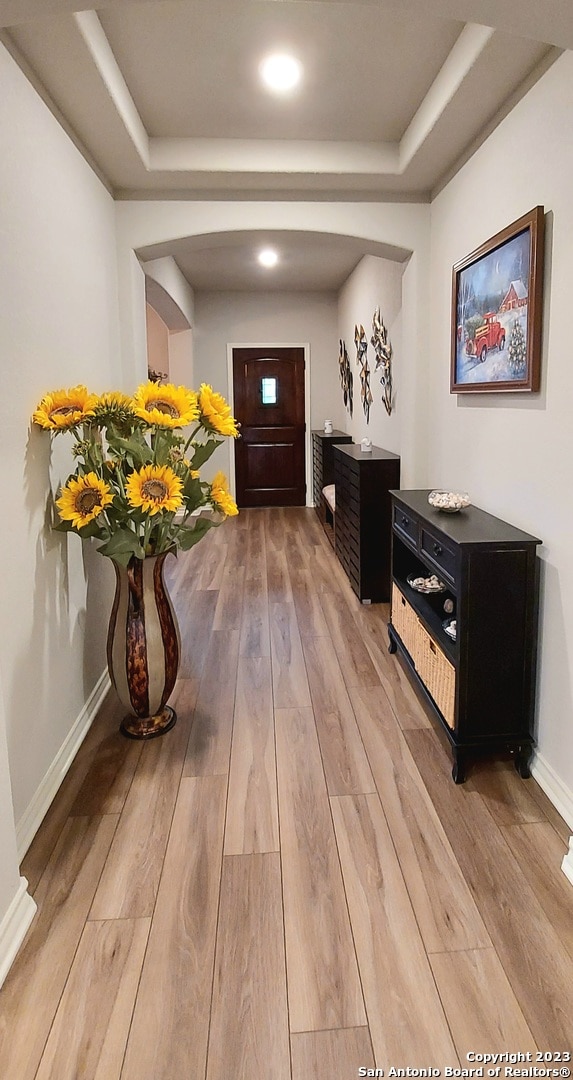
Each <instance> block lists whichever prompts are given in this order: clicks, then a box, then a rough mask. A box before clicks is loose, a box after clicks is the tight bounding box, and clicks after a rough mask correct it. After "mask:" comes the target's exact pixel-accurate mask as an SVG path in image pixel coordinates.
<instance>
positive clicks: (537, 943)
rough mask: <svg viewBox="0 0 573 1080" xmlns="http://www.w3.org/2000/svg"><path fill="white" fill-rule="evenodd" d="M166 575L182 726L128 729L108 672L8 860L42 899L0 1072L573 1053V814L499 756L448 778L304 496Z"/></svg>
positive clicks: (266, 1066) (438, 739) (345, 1078)
mask: <svg viewBox="0 0 573 1080" xmlns="http://www.w3.org/2000/svg"><path fill="white" fill-rule="evenodd" d="M169 582H170V587H171V595H172V597H173V601H174V605H175V607H176V610H177V614H178V617H179V622H180V627H181V636H182V661H181V668H180V679H179V681H178V684H177V688H176V691H175V694H174V697H173V704H174V705H175V708H176V710H177V714H178V723H177V725H176V726H175V728H174V729H173V730H172V731H171V732H170V733H168V734H167V735H166V736H164V737H163V738H160V739H157V740H155V741H151V742H149V743H144V744H142V743H139V742H131V741H128V740H125V739H124V738H122V737H121V736H120V735H119V734H118V725H119V720H120V719H121V707H120V706H119V705H117V704H116V702H115V699H114V695H113V694H112V693H110V695H108V699H107V700H106V703H105V705H104V707H103V709H102V710H101V713H100V715H99V716H98V718H97V720H96V722H95V723H94V725H93V727H92V728H91V730H90V732H89V734H88V736H87V738H86V740H85V742H84V744H83V745H82V747H81V750H80V752H79V754H78V756H77V758H76V760H75V762H74V764H73V766H72V768H71V770H70V772H69V773H68V775H67V776H66V778H65V780H64V782H63V784H62V787H61V789H60V791H59V793H58V796H57V798H56V800H55V802H54V804H53V805H52V807H51V809H50V811H49V813H48V815H47V817H46V819H45V821H44V823H43V825H42V827H41V829H40V831H39V833H38V835H37V836H36V838H35V840H34V843H33V844H32V847H31V848H30V850H29V852H28V854H27V856H26V858H25V860H24V864H23V867H22V873H23V874H24V875H25V876H26V877H27V878H28V880H29V883H30V891H31V892H32V893H33V895H34V898H35V899H36V902H37V904H38V914H37V916H36V919H35V920H34V923H33V924H32V927H31V929H30V931H29V933H28V936H27V938H26V941H25V944H24V946H23V947H22V950H21V952H20V955H19V957H18V959H17V961H16V963H15V964H14V967H13V968H12V971H11V972H10V974H9V976H8V979H7V980H6V983H5V985H4V987H3V989H2V991H1V992H0V1076H1V1077H6V1078H7V1080H33V1078H37V1080H72V1078H78V1080H91V1078H97V1080H119V1078H121V1080H231V1078H232V1080H303V1078H305V1080H354V1078H355V1077H357V1076H359V1075H366V1070H367V1069H371V1070H372V1069H374V1068H375V1067H377V1068H378V1069H383V1070H384V1075H385V1076H388V1070H389V1069H391V1068H392V1067H395V1068H398V1067H408V1066H409V1067H410V1068H418V1069H420V1068H426V1069H428V1068H430V1067H434V1068H437V1069H440V1070H441V1072H442V1075H443V1074H444V1068H445V1066H452V1067H462V1068H468V1067H470V1066H472V1064H474V1065H476V1064H479V1061H478V1062H473V1063H472V1061H471V1060H468V1058H467V1055H468V1053H471V1052H474V1053H477V1054H483V1053H494V1054H500V1053H513V1054H517V1053H521V1054H522V1055H524V1058H525V1061H526V1064H525V1067H526V1068H527V1067H531V1065H535V1064H536V1052H537V1050H540V1051H551V1052H553V1053H554V1054H556V1053H559V1052H560V1053H561V1054H563V1053H567V1052H571V1051H573V919H572V918H571V911H572V907H573V892H572V890H571V885H570V884H569V883H568V882H567V880H566V878H565V876H564V875H563V874H562V873H561V871H560V869H559V867H560V862H561V859H562V857H563V855H564V853H565V850H566V847H567V842H568V838H569V830H568V828H567V826H566V825H565V823H564V822H563V821H562V819H561V818H559V816H558V815H557V813H556V811H555V810H554V809H553V807H552V806H551V804H550V803H549V802H548V800H547V799H546V797H545V796H544V794H543V792H542V791H541V789H540V788H539V787H538V785H537V784H536V783H535V781H534V780H528V781H523V780H521V779H520V778H519V777H518V775H517V773H516V772H515V770H514V768H513V765H512V763H511V762H510V761H500V760H497V761H484V762H482V763H479V764H476V765H474V766H473V767H472V769H471V771H470V772H469V777H468V781H467V782H466V784H464V785H461V786H458V787H456V786H455V785H454V784H453V783H452V780H451V775H450V774H451V759H450V754H449V751H448V749H447V747H446V745H445V740H444V738H443V736H442V735H441V734H440V733H439V732H437V731H436V730H435V727H434V726H433V723H432V722H431V721H430V719H429V717H428V713H427V711H426V709H425V707H424V706H423V705H422V704H421V703H420V701H419V700H418V698H417V696H416V694H415V692H414V691H413V689H412V687H411V684H410V682H409V680H408V677H407V676H406V674H405V672H404V671H403V669H402V667H401V666H400V663H399V661H398V660H397V659H396V657H394V656H390V655H389V654H388V651H387V633H386V622H387V617H388V611H387V607H386V605H373V606H372V607H363V606H361V605H360V604H359V603H358V601H357V600H356V598H355V596H354V594H353V593H352V592H351V590H350V586H349V584H348V582H347V580H346V578H345V576H344V574H343V572H342V570H341V568H340V566H339V565H338V563H337V561H336V559H335V557H334V555H333V553H332V550H331V549H330V547H329V545H328V542H327V540H326V538H325V536H324V534H323V532H322V530H321V528H320V525H319V523H318V520H317V518H316V515H315V513H314V511H313V510H310V509H303V508H288V509H273V510H266V509H262V510H248V511H242V512H241V514H240V515H239V517H238V518H236V519H230V520H228V521H227V522H225V524H224V525H223V526H222V527H221V528H220V529H216V530H213V532H212V533H210V534H209V535H208V537H207V538H206V539H205V540H203V541H202V542H201V543H200V544H198V545H197V547H196V548H194V549H193V550H192V551H191V552H189V553H188V554H187V555H185V556H181V557H179V559H178V560H177V561H175V560H171V565H170V568H169ZM528 1054H530V1055H531V1057H530V1058H528V1057H527V1055H528ZM540 1064H541V1066H542V1067H543V1063H540ZM361 1067H362V1069H363V1070H364V1071H363V1072H362V1073H360V1072H359V1069H360V1068H361ZM522 1067H523V1066H522ZM545 1067H549V1068H551V1067H552V1066H551V1065H547V1063H546V1064H545ZM556 1067H557V1068H559V1067H560V1063H557V1064H556ZM380 1075H381V1074H380ZM501 1075H502V1076H503V1075H504V1065H502V1069H501Z"/></svg>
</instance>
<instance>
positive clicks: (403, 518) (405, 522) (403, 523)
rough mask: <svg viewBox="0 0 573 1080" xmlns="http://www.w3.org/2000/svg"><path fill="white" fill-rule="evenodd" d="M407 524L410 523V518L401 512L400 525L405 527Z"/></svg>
mask: <svg viewBox="0 0 573 1080" xmlns="http://www.w3.org/2000/svg"><path fill="white" fill-rule="evenodd" d="M409 524H410V518H407V517H406V516H405V515H404V514H403V515H402V525H403V526H404V528H406V526H407V525H409Z"/></svg>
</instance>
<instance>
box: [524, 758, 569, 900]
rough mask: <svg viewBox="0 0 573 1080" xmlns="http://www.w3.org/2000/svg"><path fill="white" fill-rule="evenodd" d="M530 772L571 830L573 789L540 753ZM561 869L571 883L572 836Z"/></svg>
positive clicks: (534, 760)
mask: <svg viewBox="0 0 573 1080" xmlns="http://www.w3.org/2000/svg"><path fill="white" fill-rule="evenodd" d="M531 772H532V775H533V777H534V779H535V780H537V783H538V784H539V787H540V788H543V790H544V792H545V794H546V795H547V798H548V799H549V800H550V801H551V802H552V803H553V805H554V807H555V809H556V810H557V811H558V813H560V814H561V817H562V818H563V820H564V821H565V822H566V823H567V825H568V826H569V828H570V829H571V830H573V791H571V790H570V789H569V788H568V787H567V786H566V785H565V784H564V783H563V781H562V780H561V779H560V777H558V776H557V774H556V773H555V771H554V770H553V769H552V768H551V765H548V763H547V762H546V761H545V759H544V758H542V757H541V756H540V754H535V757H534V759H533V762H532V765H531ZM561 869H562V871H563V873H564V874H565V877H566V878H568V879H569V881H570V882H571V884H572V885H573V836H572V837H571V839H570V840H569V851H568V853H567V854H566V855H565V858H564V859H563V862H562V863H561Z"/></svg>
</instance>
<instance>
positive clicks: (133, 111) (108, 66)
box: [73, 11, 149, 169]
mask: <svg viewBox="0 0 573 1080" xmlns="http://www.w3.org/2000/svg"><path fill="white" fill-rule="evenodd" d="M73 18H74V21H75V23H76V25H77V27H78V30H79V32H80V34H81V36H82V38H83V40H84V42H85V44H86V46H87V48H88V50H89V53H90V56H91V58H92V60H93V62H94V64H95V67H96V69H97V71H98V72H99V75H100V77H101V79H102V82H103V83H104V85H105V86H106V88H107V90H108V93H109V96H110V98H111V100H112V101H113V103H114V105H115V107H116V109H117V112H118V115H119V116H120V118H121V120H122V123H123V125H124V127H125V130H126V132H127V134H128V135H129V138H130V139H131V141H132V143H133V145H134V147H135V149H136V150H137V153H138V154H139V157H140V159H141V162H142V164H143V165H144V166H145V168H146V169H149V136H148V134H147V132H146V130H145V127H144V126H143V121H142V119H141V117H140V115H139V113H138V111H137V108H136V105H135V102H134V100H133V98H132V96H131V94H130V92H129V89H128V86H127V83H126V81H125V79H124V77H123V74H122V72H121V71H120V68H119V65H118V63H117V60H116V59H115V56H114V55H113V52H112V49H111V45H110V43H109V41H108V40H107V37H106V35H105V33H104V29H103V26H102V25H101V23H100V21H99V19H98V16H97V13H96V12H95V11H77V12H74V14H73Z"/></svg>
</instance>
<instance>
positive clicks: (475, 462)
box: [423, 53, 573, 826]
mask: <svg viewBox="0 0 573 1080" xmlns="http://www.w3.org/2000/svg"><path fill="white" fill-rule="evenodd" d="M572 115H573V54H572V53H565V54H564V55H563V56H562V57H561V58H560V59H559V60H558V61H557V63H556V64H555V65H554V66H553V67H552V68H551V69H550V70H549V71H548V72H547V74H546V75H545V76H544V77H543V79H541V80H540V82H539V83H537V85H536V86H535V87H533V89H532V90H530V91H529V93H528V94H527V96H526V97H525V98H524V99H523V100H522V101H521V102H520V103H519V104H518V105H517V106H516V108H515V109H514V111H513V112H512V113H511V114H510V115H509V116H508V117H507V118H506V119H505V120H504V121H503V123H502V124H500V126H499V127H498V128H497V130H496V131H494V133H493V134H492V135H491V136H490V138H489V139H488V140H487V142H486V143H485V144H484V145H483V146H482V147H481V148H480V149H479V150H478V151H477V153H476V154H475V155H474V156H473V158H471V160H470V161H469V162H468V163H467V164H466V165H465V167H464V168H463V169H462V170H461V172H460V173H459V174H458V175H457V176H456V177H455V179H453V180H452V181H451V182H450V184H449V185H448V186H447V187H446V188H445V190H444V191H443V192H442V193H441V194H440V195H439V196H438V198H437V199H436V200H435V202H434V203H433V205H432V270H431V274H430V300H431V303H430V312H431V332H430V334H429V335H428V348H427V349H426V351H425V353H424V357H423V362H424V363H425V364H427V365H428V370H429V375H430V378H429V382H428V397H427V411H428V414H429V416H430V417H431V424H430V425H429V426H428V442H427V461H428V464H427V469H426V471H425V474H424V477H423V479H424V481H427V482H428V483H429V484H431V485H436V486H438V485H440V486H441V485H445V486H449V485H452V486H453V487H454V488H458V487H461V488H463V489H466V490H467V491H469V493H470V496H471V498H472V499H473V500H474V501H475V502H476V503H477V504H478V505H479V506H481V507H483V508H484V509H485V510H488V511H490V512H491V513H493V514H496V515H498V516H500V517H502V518H504V519H506V520H508V521H510V522H512V523H513V524H515V525H517V526H519V527H520V528H522V529H525V530H526V531H527V532H530V533H533V534H534V535H535V536H539V537H541V539H542V540H543V545H542V547H541V548H540V549H539V550H540V555H541V559H542V581H541V639H540V654H539V689H538V709H537V737H538V743H539V747H538V759H537V775H538V776H539V778H540V779H541V780H543V782H544V784H546V785H547V784H550V785H552V797H553V798H554V801H555V798H557V799H560V800H561V809H562V812H563V813H564V814H565V815H566V816H567V818H568V821H569V823H570V824H571V825H572V826H573V559H572V557H571V538H572V536H573V502H572V500H571V498H570V491H571V462H572V461H573V425H572V423H571V416H572V408H573V378H572V366H571V300H570V296H571V287H572V284H573V260H572V257H571V256H572V251H573V201H572V199H571V177H572V176H573V141H572V139H571V116H572ZM537 204H542V205H544V206H545V212H546V226H547V243H546V271H545V302H544V313H543V314H544V329H543V355H542V386H541V392H540V393H539V394H535V395H529V394H517V393H509V394H478V395H474V394H469V395H468V394H466V395H460V396H456V395H451V394H450V393H449V353H450V339H449V327H450V293H451V267H452V265H453V264H454V263H455V262H457V261H458V260H459V259H461V258H463V257H464V256H465V255H467V254H468V252H470V251H472V250H474V249H475V248H476V247H477V246H478V245H480V244H481V243H482V242H483V241H485V240H487V239H488V237H490V236H493V235H494V234H495V233H497V232H498V231H499V230H500V229H502V228H503V227H504V226H506V225H508V224H509V223H510V222H512V221H514V220H516V219H517V218H518V217H520V216H521V215H522V214H524V213H526V212H527V211H528V210H530V209H531V207H533V206H535V205H537Z"/></svg>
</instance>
